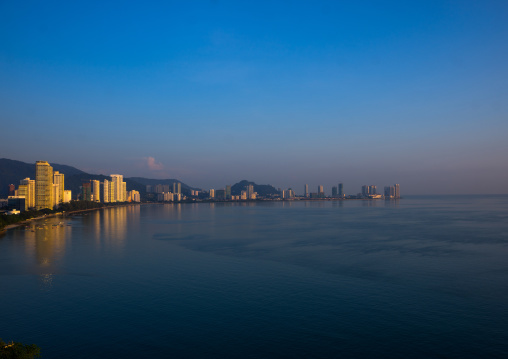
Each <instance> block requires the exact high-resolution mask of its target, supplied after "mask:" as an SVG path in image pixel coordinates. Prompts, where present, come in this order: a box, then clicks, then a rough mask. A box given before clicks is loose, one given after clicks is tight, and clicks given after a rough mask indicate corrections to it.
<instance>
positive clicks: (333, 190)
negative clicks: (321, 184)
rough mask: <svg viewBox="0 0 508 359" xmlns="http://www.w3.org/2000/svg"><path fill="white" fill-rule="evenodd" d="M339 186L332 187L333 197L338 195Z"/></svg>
mask: <svg viewBox="0 0 508 359" xmlns="http://www.w3.org/2000/svg"><path fill="white" fill-rule="evenodd" d="M337 195H338V194H337V187H336V186H333V187H332V197H337Z"/></svg>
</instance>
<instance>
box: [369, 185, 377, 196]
mask: <svg viewBox="0 0 508 359" xmlns="http://www.w3.org/2000/svg"><path fill="white" fill-rule="evenodd" d="M369 194H371V195H374V194H377V187H376V186H369Z"/></svg>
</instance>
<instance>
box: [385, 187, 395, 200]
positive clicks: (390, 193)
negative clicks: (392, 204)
mask: <svg viewBox="0 0 508 359" xmlns="http://www.w3.org/2000/svg"><path fill="white" fill-rule="evenodd" d="M385 198H395V186H386V187H385Z"/></svg>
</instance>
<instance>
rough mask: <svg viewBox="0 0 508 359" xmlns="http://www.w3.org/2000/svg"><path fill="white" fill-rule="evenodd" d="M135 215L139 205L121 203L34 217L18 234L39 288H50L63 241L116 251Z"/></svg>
mask: <svg viewBox="0 0 508 359" xmlns="http://www.w3.org/2000/svg"><path fill="white" fill-rule="evenodd" d="M139 216H140V206H125V207H124V206H121V207H114V208H107V209H104V210H98V211H92V212H87V213H83V214H82V215H78V216H76V217H66V218H65V219H62V218H61V217H55V218H49V219H48V220H45V221H34V222H32V223H31V224H30V227H29V228H25V230H23V231H22V230H20V231H19V234H20V235H22V236H23V237H24V239H25V242H24V243H25V253H26V255H27V258H34V259H35V261H34V262H35V263H34V264H35V265H36V268H35V271H36V273H38V275H39V282H40V287H41V290H43V291H49V290H51V287H52V285H53V277H54V274H55V273H58V272H59V271H60V265H61V261H62V260H63V258H64V256H65V250H66V245H67V241H71V240H73V239H75V240H79V241H95V243H94V244H95V247H96V248H97V249H101V248H107V249H110V250H111V249H112V250H114V251H118V250H119V249H122V248H123V245H124V242H125V238H126V235H127V223H129V226H137V225H139ZM62 220H63V221H62ZM79 224H82V225H79ZM74 227H77V228H74ZM73 231H74V233H73ZM78 231H81V232H80V233H78ZM73 235H74V236H75V237H73Z"/></svg>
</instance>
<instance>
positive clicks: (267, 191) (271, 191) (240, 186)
mask: <svg viewBox="0 0 508 359" xmlns="http://www.w3.org/2000/svg"><path fill="white" fill-rule="evenodd" d="M250 184H251V185H253V186H254V192H257V193H258V195H259V196H261V197H270V196H273V195H278V194H279V191H278V190H277V189H276V188H275V187H273V186H271V185H269V184H256V183H254V182H249V181H247V180H243V181H240V182H238V183H235V184H234V185H232V186H231V194H232V195H233V196H239V195H240V194H241V192H242V191H245V188H246V187H247V186H248V185H250Z"/></svg>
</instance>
